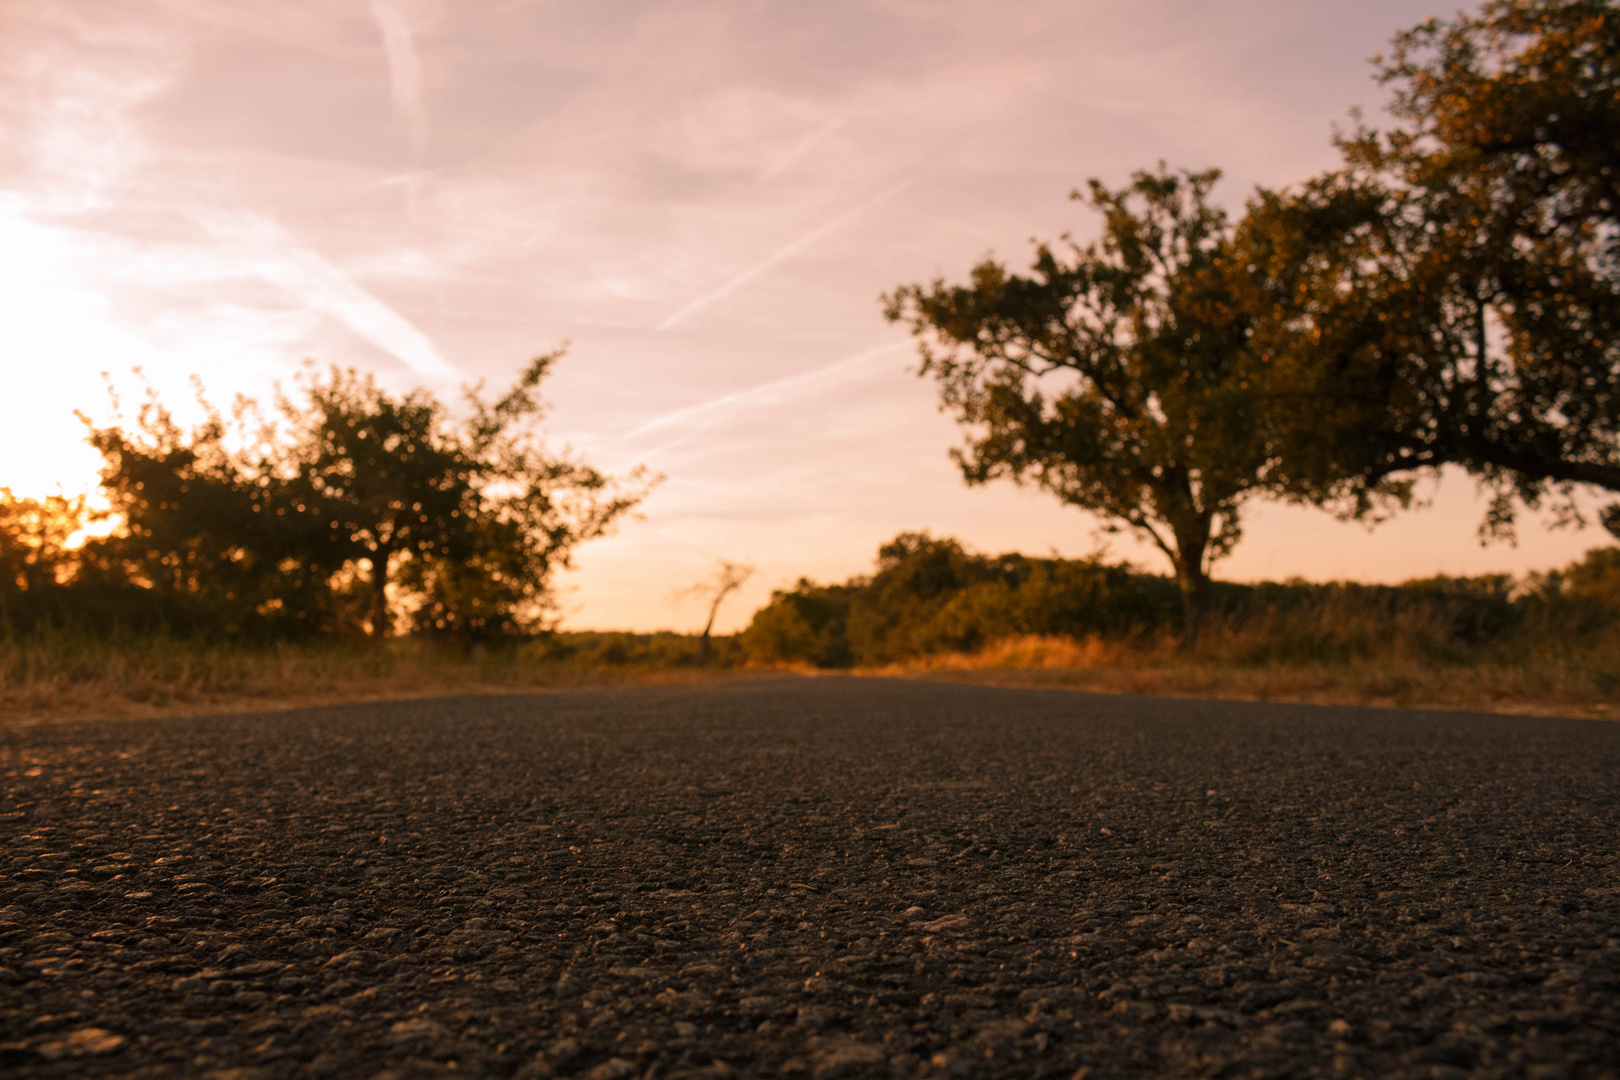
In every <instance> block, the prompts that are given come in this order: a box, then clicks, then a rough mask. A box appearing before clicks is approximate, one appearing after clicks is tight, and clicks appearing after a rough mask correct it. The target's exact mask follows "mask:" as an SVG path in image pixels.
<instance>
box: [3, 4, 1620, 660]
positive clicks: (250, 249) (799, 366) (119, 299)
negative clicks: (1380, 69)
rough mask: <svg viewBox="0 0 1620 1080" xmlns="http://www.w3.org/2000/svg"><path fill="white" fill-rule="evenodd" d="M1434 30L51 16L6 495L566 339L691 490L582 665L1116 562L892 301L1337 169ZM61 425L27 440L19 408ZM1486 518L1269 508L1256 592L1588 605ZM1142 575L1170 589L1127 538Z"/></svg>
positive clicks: (1371, 24)
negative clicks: (822, 592) (252, 402)
mask: <svg viewBox="0 0 1620 1080" xmlns="http://www.w3.org/2000/svg"><path fill="white" fill-rule="evenodd" d="M1437 10H1449V8H1447V9H1435V8H1433V7H1431V6H1429V5H1428V4H1426V3H1414V2H1409V0H1358V2H1357V3H1354V4H1346V3H1344V2H1342V0H1232V2H1227V3H1220V4H1211V3H1208V2H1207V0H1165V2H1140V3H1130V4H1120V3H1117V2H1110V3H1104V2H1090V0H1069V2H1066V3H1042V2H1033V0H1031V2H1021V3H1017V4H1007V3H991V2H982V3H981V2H950V0H940V2H927V3H925V2H922V0H864V2H861V0H826V2H817V3H813V4H812V3H802V2H787V0H783V2H763V0H754V2H742V0H733V2H726V3H721V2H703V0H694V2H663V0H637V2H634V3H622V2H613V0H532V2H528V0H505V2H482V0H458V2H456V3H448V2H444V3H436V2H431V0H410V2H406V0H310V2H301V0H231V2H229V3H197V2H184V0H116V2H101V0H63V2H59V3H53V2H45V0H18V2H14V3H9V4H6V5H3V6H0V295H3V296H4V297H5V302H4V303H3V304H0V340H3V341H4V342H5V353H4V354H3V355H4V360H3V361H0V363H3V364H4V365H5V384H4V385H5V387H6V389H7V390H8V391H9V397H10V399H11V401H12V402H13V403H14V405H13V408H12V409H11V410H10V414H11V415H10V416H9V417H8V425H7V427H6V429H5V430H4V431H0V466H3V467H0V485H7V484H9V485H10V486H11V487H13V488H14V489H16V490H17V491H18V492H19V493H29V494H38V493H43V492H47V491H50V490H53V489H54V488H55V487H56V486H57V485H61V486H63V487H65V488H67V489H68V490H83V489H85V488H86V487H87V486H88V485H89V484H90V483H91V481H92V478H93V474H94V466H95V460H94V457H93V455H91V454H90V452H89V451H88V450H87V449H85V448H84V447H83V446H82V444H81V439H82V429H81V427H80V425H79V423H78V421H76V420H75V419H74V417H73V415H72V410H73V409H75V408H81V409H88V410H90V411H92V412H96V411H98V410H101V409H102V404H103V402H104V400H105V397H104V392H103V390H102V386H101V380H100V375H99V373H100V372H102V371H108V372H111V373H112V375H113V377H114V380H115V382H118V383H119V384H120V385H124V386H129V385H130V384H131V378H130V376H129V371H130V369H131V368H132V367H133V366H136V365H139V366H141V367H142V368H143V369H144V370H145V372H146V373H147V377H148V378H149V379H150V380H151V382H152V383H153V384H154V385H156V386H157V387H158V388H159V389H160V390H162V391H163V392H164V393H165V394H166V395H167V396H168V397H170V398H171V399H175V400H179V399H182V398H183V397H185V396H186V395H187V394H188V391H187V389H186V380H187V378H188V377H189V376H192V375H198V376H200V377H201V378H202V379H203V381H204V382H205V384H206V385H207V387H208V388H209V390H210V392H211V394H212V396H214V397H215V398H217V399H220V400H225V399H228V398H229V397H230V395H232V394H234V393H236V392H238V391H246V392H248V393H251V394H264V393H265V392H267V391H268V390H269V388H270V385H271V384H272V383H273V382H274V381H275V380H276V379H278V378H284V377H286V376H287V375H288V374H290V373H291V372H292V371H293V370H294V369H295V368H296V366H297V365H298V363H299V362H300V361H301V360H302V359H303V358H305V357H315V358H318V359H319V360H320V361H322V362H323V363H324V362H334V363H339V364H343V365H353V366H357V367H360V368H364V369H367V370H371V371H375V372H376V373H377V374H378V375H379V377H381V378H382V379H383V380H384V382H385V383H387V384H388V385H390V386H393V387H395V388H398V389H405V388H407V387H409V386H412V385H416V384H423V385H427V386H429V387H430V388H432V389H434V390H436V391H439V392H441V393H442V394H445V395H447V396H451V395H453V394H454V392H455V389H456V387H457V386H458V385H459V384H460V383H462V382H465V381H470V380H477V379H487V380H489V382H490V383H491V384H492V385H494V384H500V383H502V382H504V381H506V380H508V379H510V378H511V377H512V376H513V375H514V374H515V373H516V372H517V370H518V368H519V367H520V366H521V364H522V362H523V361H524V360H525V359H526V358H527V357H529V356H531V355H533V354H535V353H538V352H542V351H545V350H548V349H550V348H552V347H553V346H555V345H556V344H557V343H559V342H561V341H563V340H565V339H566V340H570V341H572V343H573V345H572V349H571V351H570V354H569V357H568V359H567V360H565V361H564V362H563V364H562V365H561V367H560V369H559V370H558V372H557V375H556V377H555V379H554V381H553V382H552V383H551V384H550V386H549V392H550V397H551V399H552V400H553V402H554V403H555V408H554V411H553V413H552V415H551V418H550V430H551V431H552V432H553V433H554V435H555V438H556V440H557V441H558V442H559V443H561V442H567V443H570V444H572V445H573V446H574V447H575V448H576V449H578V450H579V451H581V452H582V453H583V454H584V455H585V456H586V457H587V458H588V459H589V460H591V461H592V462H593V463H596V464H598V465H600V466H602V467H605V468H607V469H610V470H623V469H627V468H629V467H630V466H632V465H634V464H637V463H646V464H648V465H649V466H651V467H653V468H654V469H656V470H658V471H660V472H662V473H664V474H666V475H667V477H668V480H667V482H666V483H664V485H663V486H662V487H660V488H659V489H658V490H657V492H656V493H655V494H654V495H653V496H652V497H651V498H650V499H649V500H648V501H647V503H646V504H645V507H644V516H643V518H642V519H641V520H638V521H633V522H630V523H628V524H627V525H625V526H624V527H623V528H622V529H621V530H620V531H619V533H618V534H617V535H616V536H614V537H612V538H610V539H608V540H605V541H600V542H597V543H595V544H592V545H590V546H588V547H586V548H584V549H582V551H581V552H580V557H579V568H578V569H577V570H576V571H575V572H573V573H571V574H569V575H567V576H566V577H565V578H564V579H563V582H562V584H563V585H564V587H565V589H566V590H567V592H566V596H565V601H566V607H567V610H568V612H569V615H568V625H570V626H574V627H624V628H639V629H647V628H654V627H663V626H674V627H679V628H690V627H692V626H695V625H700V624H701V621H702V619H701V612H700V611H699V610H698V606H699V605H697V604H695V603H694V602H691V601H687V602H686V603H684V604H680V603H677V602H675V601H672V600H671V599H670V595H671V593H672V592H673V591H674V590H676V589H678V588H679V587H680V586H683V585H686V584H689V583H690V582H692V581H694V580H696V579H698V578H701V577H703V576H704V575H705V574H707V573H708V572H709V570H710V569H711V568H712V566H713V565H714V560H715V559H717V558H727V559H732V560H738V561H747V562H752V563H754V564H756V565H757V566H758V568H759V572H758V574H757V575H756V576H755V577H754V579H753V580H752V581H751V582H750V583H749V585H748V586H747V587H746V588H745V589H744V591H743V592H742V594H741V595H740V597H739V599H738V600H736V601H733V602H732V603H731V604H730V605H729V606H728V608H727V609H726V611H725V612H724V613H723V615H722V619H721V629H731V628H734V627H735V626H737V625H739V624H740V623H743V622H746V619H747V617H748V616H749V614H750V613H751V612H752V611H753V610H754V609H755V608H756V607H758V606H759V605H760V604H761V603H763V602H764V601H765V600H766V599H767V598H768V595H769V591H770V589H771V588H773V587H781V586H784V585H787V584H789V583H791V582H792V581H793V580H794V579H796V578H797V577H798V576H800V575H808V576H811V577H813V578H818V579H823V580H825V579H842V578H844V577H846V576H848V575H850V574H853V573H858V572H861V571H864V570H866V569H867V568H868V567H869V566H870V563H871V559H872V557H873V555H874V553H875V550H876V547H877V545H878V544H879V543H881V542H882V541H884V540H886V539H888V538H889V537H891V536H892V535H894V534H895V533H896V532H898V531H900V530H902V529H920V528H927V529H931V530H932V531H934V532H935V533H936V534H948V535H955V536H958V537H960V538H962V539H963V540H965V541H966V542H968V543H969V544H971V545H973V546H976V547H978V548H981V549H983V550H987V551H1003V550H1012V549H1019V550H1023V551H1026V552H1031V553H1045V552H1048V551H1051V550H1057V551H1059V552H1062V553H1064V554H1068V555H1080V554H1085V553H1087V552H1090V551H1092V550H1093V549H1094V548H1095V547H1096V545H1097V543H1098V540H1097V539H1096V537H1095V536H1094V526H1095V522H1093V521H1091V520H1090V519H1088V518H1087V517H1085V516H1084V515H1082V514H1080V513H1078V512H1076V511H1073V510H1069V509H1065V508H1063V507H1061V506H1059V505H1057V504H1056V503H1055V502H1054V501H1053V500H1051V499H1050V498H1047V497H1045V496H1042V495H1040V494H1039V493H1037V492H1029V491H1020V490H1017V489H1014V488H1011V487H991V488H980V489H967V488H964V487H963V486H962V484H961V482H960V479H959V476H958V474H957V473H956V472H955V469H954V466H952V465H951V463H950V462H949V461H948V460H947V458H946V456H945V454H946V450H947V449H948V448H949V447H950V446H951V445H953V444H954V443H955V442H956V440H957V433H956V432H955V430H954V428H953V426H952V424H951V422H950V420H949V418H947V417H944V416H941V415H939V414H938V413H937V412H936V410H935V406H934V400H935V399H934V391H933V388H932V387H931V386H930V385H929V384H928V383H925V382H923V381H921V380H919V379H917V378H916V377H915V376H914V375H913V374H911V373H910V371H909V369H910V367H911V366H912V364H913V358H912V355H911V351H910V346H909V343H908V341H907V339H906V336H905V334H904V332H903V331H902V330H900V329H898V328H895V327H891V326H888V325H887V324H885V323H884V322H883V320H882V318H881V316H880V313H879V304H878V295H879V294H880V293H881V292H883V291H885V290H887V289H890V288H893V287H894V286H895V285H897V284H900V283H902V282H910V281H916V280H921V279H927V278H931V277H934V276H936V275H944V276H946V277H954V278H961V277H962V276H964V275H965V273H966V271H967V269H968V267H969V266H970V265H971V264H972V262H973V261H974V260H975V259H977V258H978V257H980V256H982V255H983V254H985V253H986V252H990V251H994V252H996V253H997V254H999V255H1001V256H1003V257H1006V258H1008V259H1010V260H1012V261H1013V262H1015V263H1018V262H1021V261H1022V260H1023V259H1024V258H1025V256H1026V254H1027V253H1028V250H1029V247H1028V241H1029V239H1030V238H1031V237H1032V236H1038V237H1051V236H1054V235H1056V234H1057V233H1059V232H1062V231H1065V230H1073V231H1075V232H1076V233H1077V234H1082V235H1083V234H1084V233H1085V232H1087V231H1089V230H1090V229H1091V228H1092V222H1091V221H1090V220H1089V219H1088V218H1087V217H1086V216H1085V215H1084V214H1083V213H1082V212H1080V210H1079V208H1078V207H1076V206H1075V205H1073V204H1071V203H1069V202H1068V201H1067V198H1066V196H1067V194H1068V192H1069V190H1070V189H1071V188H1073V187H1075V186H1076V185H1078V184H1080V183H1082V182H1083V181H1084V180H1085V179H1086V178H1087V177H1091V176H1098V177H1101V178H1103V179H1104V180H1106V181H1108V182H1110V183H1119V182H1121V181H1122V180H1124V179H1125V178H1126V177H1127V176H1128V174H1129V173H1130V172H1131V171H1132V170H1133V169H1136V168H1142V167H1147V166H1151V165H1152V164H1153V163H1155V162H1156V161H1158V160H1160V159H1164V160H1166V161H1168V162H1169V163H1170V164H1172V165H1177V166H1185V167H1193V168H1202V167H1206V166H1209V165H1217V166H1220V167H1222V168H1224V169H1225V170H1226V173H1227V180H1226V182H1225V184H1224V186H1223V188H1222V194H1223V197H1224V198H1225V199H1226V200H1227V202H1228V204H1229V205H1230V206H1231V207H1232V208H1234V209H1236V208H1238V207H1240V206H1241V203H1242V201H1243V199H1244V197H1245V195H1246V193H1247V192H1248V191H1249V190H1250V189H1252V187H1253V186H1254V185H1255V184H1267V185H1273V186H1276V185H1285V184H1289V183H1292V182H1297V181H1299V180H1302V179H1304V178H1305V177H1307V176H1309V175H1310V174H1312V173H1313V172H1315V171H1318V170H1320V169H1323V168H1326V167H1329V166H1331V165H1332V164H1333V162H1334V159H1335V155H1334V152H1333V150H1332V147H1331V145H1330V136H1331V132H1332V128H1333V125H1334V124H1335V123H1340V124H1342V123H1344V122H1345V120H1346V117H1347V114H1348V110H1349V109H1350V108H1351V107H1352V106H1354V105H1358V104H1359V105H1362V106H1364V107H1366V108H1367V110H1368V112H1369V114H1370V115H1373V116H1375V117H1376V114H1377V110H1378V107H1379V105H1380V103H1381V102H1382V101H1383V92H1382V91H1381V90H1380V89H1379V88H1378V87H1377V86H1376V85H1375V84H1374V83H1373V82H1372V79H1371V68H1370V66H1369V65H1368V63H1367V59H1368V58H1369V57H1370V56H1371V55H1372V54H1373V53H1375V52H1377V51H1378V50H1379V49H1380V48H1382V47H1383V46H1384V45H1385V44H1386V43H1387V41H1388V39H1389V37H1390V35H1391V34H1392V33H1393V32H1394V31H1395V30H1397V29H1399V28H1403V27H1406V26H1410V25H1412V24H1414V23H1416V22H1418V21H1420V20H1421V19H1422V18H1424V17H1425V16H1427V15H1428V14H1430V13H1431V12H1435V11H1437ZM18 402H21V403H23V404H24V406H25V407H24V408H21V409H19V408H17V407H16V405H15V403H18ZM1480 510H1481V507H1480V504H1479V503H1478V501H1477V499H1476V498H1475V497H1474V495H1473V492H1472V490H1471V487H1470V485H1469V484H1468V482H1467V481H1466V479H1464V478H1460V477H1456V478H1450V479H1448V480H1447V481H1446V483H1445V484H1443V485H1441V487H1440V489H1439V490H1438V492H1437V493H1436V495H1435V502H1434V506H1433V507H1432V508H1431V509H1429V510H1426V511H1424V512H1422V513H1412V514H1409V515H1407V516H1405V517H1403V518H1401V519H1399V520H1397V521H1395V522H1392V523H1390V524H1387V525H1385V526H1383V527H1381V528H1380V529H1378V530H1377V531H1375V532H1372V533H1368V532H1367V531H1366V530H1365V529H1363V528H1361V527H1359V526H1355V525H1347V524H1342V523H1339V522H1336V521H1334V520H1333V519H1332V518H1330V517H1328V516H1326V515H1324V514H1322V513H1320V512H1316V511H1309V510H1301V509H1292V508H1285V507H1277V506H1256V507H1254V508H1253V509H1252V510H1251V512H1250V515H1249V518H1248V522H1249V525H1248V528H1247V534H1246V539H1245V540H1244V542H1243V544H1242V546H1241V547H1240V548H1239V549H1238V552H1237V554H1236V555H1235V556H1234V557H1232V558H1231V559H1229V560H1227V561H1226V562H1224V563H1222V564H1220V565H1219V566H1218V567H1217V574H1218V575H1219V576H1223V577H1227V578H1231V579H1238V580H1245V579H1255V578H1260V577H1285V576H1290V575H1300V576H1304V577H1307V578H1313V579H1326V578H1339V577H1354V578H1360V579H1363V580H1382V581H1388V580H1400V579H1403V578H1407V577H1412V576H1417V575H1425V574H1432V573H1436V572H1449V573H1478V572H1483V571H1486V570H1512V571H1522V570H1525V569H1531V568H1547V567H1550V566H1554V565H1559V564H1562V563H1564V562H1567V561H1569V560H1570V559H1572V558H1575V557H1577V556H1578V555H1579V554H1580V553H1581V552H1582V551H1584V550H1585V549H1586V548H1588V547H1592V546H1595V545H1597V544H1600V543H1602V542H1604V541H1605V540H1606V536H1605V535H1604V534H1602V533H1600V532H1597V531H1594V530H1587V531H1586V532H1551V533H1549V532H1546V531H1545V530H1542V529H1541V528H1539V527H1536V526H1534V525H1531V526H1530V527H1527V528H1526V529H1524V530H1523V537H1522V540H1521V544H1520V546H1519V547H1517V548H1512V547H1504V546H1500V545H1499V546H1494V547H1490V548H1481V547H1480V546H1479V545H1478V543H1477V541H1476V540H1475V536H1474V528H1475V525H1476V524H1477V523H1478V520H1479V516H1480ZM1109 550H1110V551H1111V552H1112V553H1113V554H1115V555H1116V556H1120V557H1130V558H1133V559H1137V560H1138V561H1140V562H1141V563H1142V564H1143V565H1145V566H1149V567H1152V568H1155V569H1162V567H1161V566H1160V562H1159V560H1160V557H1159V556H1157V555H1156V554H1155V553H1153V552H1152V551H1150V550H1149V549H1146V548H1143V547H1141V546H1139V545H1137V544H1135V543H1133V542H1131V541H1130V540H1128V539H1126V538H1114V539H1113V540H1112V541H1111V542H1110V546H1109Z"/></svg>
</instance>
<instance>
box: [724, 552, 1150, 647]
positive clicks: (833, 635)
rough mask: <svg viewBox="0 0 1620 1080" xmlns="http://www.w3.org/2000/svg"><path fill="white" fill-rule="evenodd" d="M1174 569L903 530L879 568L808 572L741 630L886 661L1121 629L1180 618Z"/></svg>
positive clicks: (754, 642)
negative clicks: (1014, 639) (1037, 555)
mask: <svg viewBox="0 0 1620 1080" xmlns="http://www.w3.org/2000/svg"><path fill="white" fill-rule="evenodd" d="M1180 616H1181V609H1180V603H1179V591H1178V589H1177V587H1176V584H1175V582H1174V581H1172V580H1170V579H1168V578H1165V577H1162V576H1156V575H1152V574H1141V573H1137V572H1135V571H1134V570H1132V569H1131V568H1130V567H1129V566H1127V565H1123V564H1120V565H1108V564H1104V563H1102V562H1100V561H1097V560H1068V559H1056V558H1053V559H1031V558H1028V557H1026V556H1023V555H1016V554H1012V555H999V556H994V557H990V556H984V555H978V554H975V553H972V552H969V551H967V550H966V549H964V548H963V547H962V545H961V544H959V543H958V542H957V541H955V540H951V539H934V538H933V537H930V536H929V535H928V534H927V533H901V534H900V535H899V536H897V537H895V538H894V540H892V541H890V542H889V543H887V544H885V545H883V547H882V548H880V549H879V552H878V566H877V572H876V573H875V574H873V575H872V576H871V577H863V578H855V579H852V580H851V581H849V582H847V583H845V584H843V585H826V586H824V585H816V584H814V583H812V582H810V581H807V580H802V579H801V580H800V582H799V583H798V585H797V586H796V587H794V588H793V589H790V590H779V591H777V592H775V593H773V594H772V596H771V602H770V603H769V604H768V605H766V606H765V607H764V608H762V609H761V610H760V611H759V612H757V613H756V614H755V615H754V619H753V622H752V623H751V624H750V625H749V627H748V629H747V630H745V631H743V634H742V646H743V648H744V649H745V650H746V651H747V653H748V655H749V657H750V658H752V659H754V660H756V661H759V662H798V663H806V664H811V665H814V666H817V667H848V666H852V665H860V666H867V665H873V664H887V663H894V662H898V661H903V660H907V659H911V658H913V657H918V656H925V655H929V654H932V653H939V652H947V651H962V650H972V649H976V648H979V647H981V646H984V645H987V644H989V643H990V642H992V641H995V640H997V639H999V638H1004V637H1009V636H1014V635H1019V634H1087V633H1094V634H1110V635H1116V636H1121V637H1129V636H1132V635H1137V634H1143V633H1151V632H1154V631H1160V630H1170V629H1174V628H1178V627H1179V620H1180Z"/></svg>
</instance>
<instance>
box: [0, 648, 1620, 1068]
mask: <svg viewBox="0 0 1620 1080" xmlns="http://www.w3.org/2000/svg"><path fill="white" fill-rule="evenodd" d="M0 772H3V773H4V775H5V793H4V803H3V805H0V837H3V840H4V844H3V849H0V1072H4V1073H6V1074H8V1075H10V1076H16V1077H58V1076H59V1077H70V1076H71V1077H94V1076H130V1077H170V1076H203V1077H209V1076H211V1077H216V1078H219V1080H253V1078H270V1077H297V1078H301V1077H311V1078H328V1077H331V1078H340V1077H351V1076H352V1077H362V1078H365V1077H377V1078H395V1077H400V1078H412V1077H460V1076H471V1077H480V1076H485V1077H510V1076H517V1077H524V1078H544V1077H551V1076H567V1075H577V1076H581V1077H585V1078H590V1080H631V1078H638V1080H639V1078H643V1077H679V1076H693V1077H695V1076H705V1077H725V1076H735V1077H746V1076H784V1077H805V1078H830V1077H865V1076H901V1077H912V1076H918V1077H1042V1076H1051V1077H1060V1078H1065V1080H1067V1078H1070V1077H1077V1076H1083V1077H1092V1078H1102V1077H1125V1076H1204V1075H1209V1076H1244V1077H1264V1076H1333V1077H1352V1076H1367V1077H1374V1076H1377V1077H1385V1076H1398V1077H1413V1078H1416V1077H1436V1078H1444V1077H1461V1076H1493V1077H1494V1076H1503V1077H1507V1076H1512V1077H1521V1076H1522V1077H1530V1078H1539V1080H1556V1078H1560V1077H1570V1078H1575V1077H1614V1076H1616V1075H1617V1063H1620V994H1617V992H1616V991H1617V990H1620V942H1617V940H1616V939H1617V938H1620V873H1617V871H1620V860H1617V849H1620V839H1617V838H1620V800H1617V797H1616V796H1617V787H1620V724H1615V723H1611V722H1604V721H1582V720H1548V719H1520V718H1510V717H1501V716H1482V715H1470V714H1443V713H1417V712H1398V711H1381V710H1369V709H1351V708H1312V707H1304V706H1284V705H1254V704H1237V703H1230V702H1225V703H1223V702H1198V701H1173V700H1164V699H1153V698H1129V697H1108V696H1094V695H1086V694H1076V693H1063V692H1045V691H1030V690H994V689H987V688H976V687H967V686H950V685H942V684H930V683H918V682H901V681H880V680H855V679H834V678H828V679H816V680H773V681H761V682H756V683H739V684H731V685H725V686H719V687H711V688H699V689H694V688H648V689H632V690H618V691H597V692H589V693H575V694H552V695H542V696H529V697H467V698H455V699H443V700H435V701H419V702H410V703H393V704H377V705H367V706H346V707H339V708H328V709H312V710H305V711H300V712H294V713H282V714H266V715H254V716H230V717H214V718H204V719H191V720H168V721H161V722H147V721H120V722H110V723H99V724H97V723H75V724H59V725H40V726H33V727H26V728H11V729H9V730H4V731H0Z"/></svg>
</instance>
